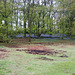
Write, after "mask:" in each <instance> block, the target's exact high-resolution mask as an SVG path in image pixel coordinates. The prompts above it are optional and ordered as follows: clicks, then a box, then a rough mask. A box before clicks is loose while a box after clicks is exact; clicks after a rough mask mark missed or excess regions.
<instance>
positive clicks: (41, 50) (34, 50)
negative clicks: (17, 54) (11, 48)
mask: <svg viewBox="0 0 75 75" xmlns="http://www.w3.org/2000/svg"><path fill="white" fill-rule="evenodd" d="M16 51H25V52H26V53H29V54H39V55H54V54H59V53H63V52H65V51H62V50H54V49H51V48H48V47H45V46H27V47H26V49H16Z"/></svg>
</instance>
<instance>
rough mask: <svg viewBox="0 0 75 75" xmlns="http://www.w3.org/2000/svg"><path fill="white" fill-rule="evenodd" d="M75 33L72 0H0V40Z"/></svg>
mask: <svg viewBox="0 0 75 75" xmlns="http://www.w3.org/2000/svg"><path fill="white" fill-rule="evenodd" d="M21 33H22V34H24V35H23V37H24V38H25V37H26V35H27V34H29V41H31V34H34V36H36V37H37V38H39V37H40V36H41V34H48V35H56V34H59V35H60V36H61V38H62V39H64V36H65V35H66V36H67V37H70V38H72V37H74V35H75V0H0V41H7V42H8V40H9V39H10V38H12V37H14V36H16V35H18V34H21Z"/></svg>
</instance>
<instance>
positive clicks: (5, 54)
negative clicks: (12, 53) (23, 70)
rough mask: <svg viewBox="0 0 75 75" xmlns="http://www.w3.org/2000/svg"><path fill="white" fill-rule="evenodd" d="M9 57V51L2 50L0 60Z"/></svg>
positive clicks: (0, 50)
mask: <svg viewBox="0 0 75 75" xmlns="http://www.w3.org/2000/svg"><path fill="white" fill-rule="evenodd" d="M5 57H8V51H7V50H5V49H0V59H3V58H5Z"/></svg>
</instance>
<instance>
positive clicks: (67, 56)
mask: <svg viewBox="0 0 75 75" xmlns="http://www.w3.org/2000/svg"><path fill="white" fill-rule="evenodd" d="M60 57H62V58H64V57H66V58H67V57H68V56H67V55H65V54H63V55H61V56H60Z"/></svg>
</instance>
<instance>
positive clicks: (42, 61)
mask: <svg viewBox="0 0 75 75" xmlns="http://www.w3.org/2000/svg"><path fill="white" fill-rule="evenodd" d="M32 47H34V48H32ZM38 47H40V48H38ZM42 47H43V48H44V47H46V48H48V50H49V49H50V50H56V51H57V52H60V53H53V54H51V55H46V54H44V55H41V54H35V53H34V54H29V53H26V52H25V50H26V49H27V48H29V49H35V50H36V49H43V48H42ZM17 49H18V50H19V51H17ZM44 49H45V48H44ZM20 50H21V51H20ZM0 75H75V40H51V39H32V42H31V43H28V42H27V41H26V40H24V39H23V40H22V39H18V41H17V39H16V40H15V41H13V43H12V42H11V43H9V44H5V43H4V44H3V43H0Z"/></svg>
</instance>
